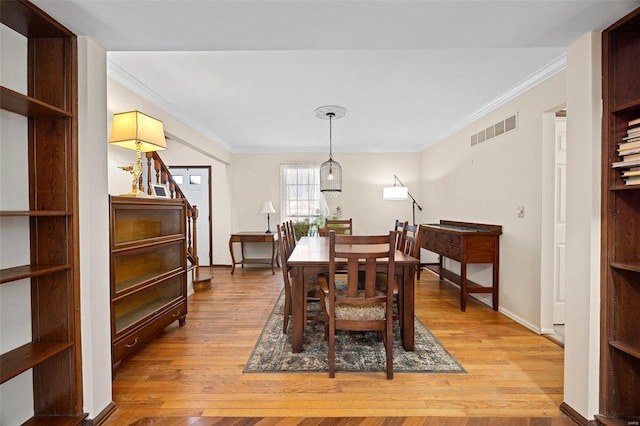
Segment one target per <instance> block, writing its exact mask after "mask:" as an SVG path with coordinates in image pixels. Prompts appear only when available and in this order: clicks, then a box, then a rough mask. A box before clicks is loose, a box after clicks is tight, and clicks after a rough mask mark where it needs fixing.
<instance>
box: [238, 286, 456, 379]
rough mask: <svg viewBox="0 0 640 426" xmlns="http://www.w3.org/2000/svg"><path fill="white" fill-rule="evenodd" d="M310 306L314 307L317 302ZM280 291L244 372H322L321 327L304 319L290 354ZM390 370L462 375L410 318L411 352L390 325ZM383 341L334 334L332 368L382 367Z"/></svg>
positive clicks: (370, 335)
mask: <svg viewBox="0 0 640 426" xmlns="http://www.w3.org/2000/svg"><path fill="white" fill-rule="evenodd" d="M310 308H311V309H314V308H315V309H319V304H316V306H313V304H310ZM283 309H284V295H283V294H281V295H280V297H279V299H278V301H277V302H276V304H275V306H274V307H273V310H272V312H271V314H270V315H269V319H268V320H267V323H266V324H265V326H264V329H263V330H262V333H261V335H260V338H258V341H257V343H256V345H255V347H254V349H253V352H252V353H251V356H250V357H249V360H248V361H247V364H246V366H245V368H244V372H245V373H258V372H317V371H327V359H328V358H327V342H326V341H325V340H324V326H323V325H322V324H320V323H316V322H314V321H309V322H308V323H307V328H306V329H305V332H304V340H303V347H304V350H303V352H301V353H297V354H294V353H291V329H292V326H291V323H289V330H288V333H287V334H283V333H282V318H283ZM393 335H394V341H393V370H394V372H411V373H466V371H465V370H464V368H463V367H462V366H461V365H460V364H459V363H458V361H456V359H455V358H454V357H453V356H451V354H450V353H449V352H448V351H447V350H446V349H445V348H444V346H442V344H440V342H439V341H438V339H436V338H435V337H434V336H433V335H432V334H431V333H430V332H429V330H427V329H426V327H425V326H424V325H422V323H421V322H420V320H418V319H417V318H415V350H414V351H413V352H407V351H405V350H404V349H403V347H402V341H401V340H400V328H399V326H398V325H397V322H396V324H394V333H393ZM385 362H386V361H385V352H384V344H383V343H382V342H378V341H377V340H376V335H375V333H374V332H360V333H358V332H342V331H339V332H338V335H337V336H336V371H352V372H365V371H385V368H386V367H385V365H386V364H385Z"/></svg>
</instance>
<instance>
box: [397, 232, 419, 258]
mask: <svg viewBox="0 0 640 426" xmlns="http://www.w3.org/2000/svg"><path fill="white" fill-rule="evenodd" d="M417 241H418V237H417V234H416V233H415V232H410V231H408V230H407V229H405V231H404V232H403V233H402V243H401V248H400V251H401V252H403V253H404V254H408V255H409V256H413V257H417V256H416V251H417V250H418V246H417Z"/></svg>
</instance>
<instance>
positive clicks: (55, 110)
mask: <svg viewBox="0 0 640 426" xmlns="http://www.w3.org/2000/svg"><path fill="white" fill-rule="evenodd" d="M0 22H2V24H3V25H5V26H6V27H8V28H10V29H12V30H14V31H15V32H16V33H18V34H19V35H21V36H23V37H24V38H25V39H26V43H25V45H26V52H25V56H26V64H27V70H26V71H27V78H26V82H27V85H26V87H27V88H28V90H27V93H19V92H17V91H15V90H13V89H12V88H9V87H0V108H2V109H3V110H5V111H9V112H11V113H14V114H18V115H21V116H24V117H27V118H28V120H24V123H25V124H24V126H26V127H27V129H26V131H25V134H26V135H28V136H27V138H26V139H25V141H24V144H25V145H27V149H25V151H24V152H27V164H28V167H27V170H24V176H18V178H20V179H25V180H28V190H29V197H28V199H29V205H28V206H25V209H24V210H16V211H7V210H3V211H0V216H1V217H3V218H7V217H24V222H22V224H19V225H18V226H24V230H25V231H26V232H25V233H26V237H25V240H26V241H21V242H20V244H21V245H22V246H25V245H28V246H29V247H30V256H29V257H30V259H29V261H30V263H28V264H26V265H20V266H13V267H8V268H4V269H0V284H8V283H18V281H20V280H24V279H27V280H29V282H28V283H24V284H23V283H20V284H18V285H25V286H29V291H30V293H31V304H30V309H31V324H32V325H31V341H30V342H27V343H25V344H23V345H21V346H19V347H17V348H14V349H12V350H9V351H7V352H5V353H2V354H1V355H0V383H6V382H8V381H9V380H11V379H12V378H14V377H16V376H18V375H20V374H22V373H24V372H26V371H28V370H31V371H32V376H33V384H32V392H33V401H34V402H33V404H34V405H33V416H32V417H31V418H30V419H28V420H27V421H26V423H24V424H27V425H45V424H46V425H69V426H71V425H78V424H80V423H82V422H83V420H84V418H85V417H86V413H83V411H82V409H83V401H82V377H81V372H82V368H81V362H80V359H81V349H80V309H79V305H80V297H79V266H78V220H77V215H78V198H77V181H78V174H77V161H78V160H77V97H78V94H77V41H76V36H75V35H74V34H73V33H72V32H70V31H69V30H67V29H66V28H64V27H63V26H62V25H60V24H59V23H58V22H56V21H55V20H54V19H53V18H51V17H50V16H49V15H47V14H46V13H45V12H43V11H42V10H40V9H39V8H38V7H36V6H35V5H33V4H32V3H30V2H28V1H25V0H0ZM9 121H11V120H9ZM2 124H3V125H4V124H5V123H2ZM7 125H11V126H21V125H22V124H20V123H19V122H10V123H7ZM20 130H21V129H20ZM11 142H12V144H13V145H15V144H16V143H21V142H20V141H11ZM3 143H4V141H3ZM3 155H16V156H18V155H20V154H17V153H13V152H9V150H7V151H3ZM18 158H19V157H18ZM0 195H7V194H0ZM25 198H26V197H25ZM9 229H10V228H3V229H2V232H8V230H9ZM5 236H6V235H5ZM0 238H3V236H0ZM16 326H17V325H16ZM9 389H10V388H7V390H6V391H7V392H9V391H10V390H9Z"/></svg>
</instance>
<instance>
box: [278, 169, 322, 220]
mask: <svg viewBox="0 0 640 426" xmlns="http://www.w3.org/2000/svg"><path fill="white" fill-rule="evenodd" d="M280 181H281V185H282V196H281V200H282V206H281V211H282V220H283V221H285V222H286V221H289V220H292V221H293V222H294V223H309V224H313V223H317V222H318V221H319V220H320V219H323V218H324V217H326V216H327V215H328V213H329V207H328V206H327V202H326V200H325V199H324V196H323V195H322V193H321V192H320V166H317V165H314V164H283V165H281V166H280Z"/></svg>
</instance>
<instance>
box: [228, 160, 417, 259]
mask: <svg viewBox="0 0 640 426" xmlns="http://www.w3.org/2000/svg"><path fill="white" fill-rule="evenodd" d="M328 159H329V155H328V153H320V154H308V153H307V154H234V155H233V158H232V167H231V175H232V190H231V193H232V194H233V195H232V199H231V204H232V206H233V211H232V215H231V216H232V218H233V219H232V230H233V231H234V232H238V231H263V230H265V229H266V226H267V219H266V216H265V215H264V214H260V209H261V207H262V203H264V201H267V200H270V201H272V202H273V205H274V207H275V209H276V213H274V214H272V215H271V216H270V218H271V229H272V230H274V229H276V224H277V223H281V222H282V216H281V214H280V213H281V207H280V202H281V197H280V165H281V164H298V163H310V164H317V165H320V164H322V163H323V162H325V161H327V160H328ZM333 159H334V160H335V161H337V162H338V163H340V165H341V166H342V192H341V193H340V194H338V195H336V196H335V197H332V198H328V199H327V202H328V204H329V209H330V211H331V212H335V210H336V207H338V206H340V207H341V208H342V217H343V218H345V219H346V218H353V229H354V233H355V234H373V233H386V232H389V231H390V230H391V229H393V225H394V223H395V220H396V219H401V220H403V221H404V220H409V221H411V200H410V199H409V200H405V201H385V200H383V199H382V188H383V187H385V186H391V185H393V175H394V174H396V175H398V177H399V178H400V179H401V180H402V182H403V183H404V184H405V185H406V186H408V187H409V191H410V192H411V193H412V194H413V195H414V196H415V197H416V199H417V201H418V202H419V203H420V204H421V205H423V207H424V203H427V202H428V200H426V199H420V198H419V197H418V194H420V188H419V186H418V176H419V166H420V156H419V155H418V154H414V153H398V154H395V153H385V154H366V153H364V154H344V153H334V155H333ZM423 217H424V215H422V214H421V212H420V211H419V210H418V209H416V221H417V222H418V223H420V221H421V220H422V219H423ZM247 250H248V254H250V255H251V256H253V254H252V253H255V251H258V250H261V249H260V248H259V246H258V247H247ZM251 250H255V251H253V252H252V251H251ZM237 259H238V257H237V256H236V260H237ZM230 261H231V259H230V257H229V260H228V262H230Z"/></svg>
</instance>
